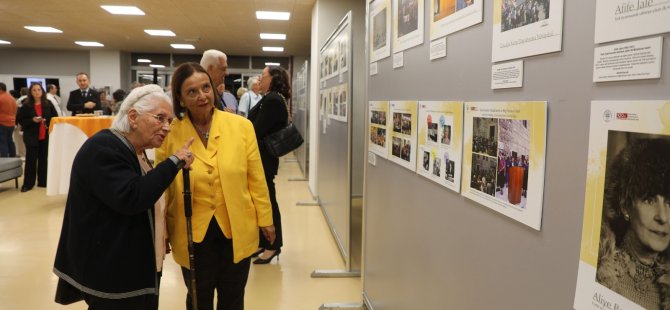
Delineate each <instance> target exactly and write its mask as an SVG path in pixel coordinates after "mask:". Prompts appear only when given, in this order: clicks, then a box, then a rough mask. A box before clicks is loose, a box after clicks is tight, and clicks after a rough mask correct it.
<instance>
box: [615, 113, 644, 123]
mask: <svg viewBox="0 0 670 310" xmlns="http://www.w3.org/2000/svg"><path fill="white" fill-rule="evenodd" d="M616 119H617V120H621V121H637V120H639V118H638V117H637V114H633V113H617V114H616Z"/></svg>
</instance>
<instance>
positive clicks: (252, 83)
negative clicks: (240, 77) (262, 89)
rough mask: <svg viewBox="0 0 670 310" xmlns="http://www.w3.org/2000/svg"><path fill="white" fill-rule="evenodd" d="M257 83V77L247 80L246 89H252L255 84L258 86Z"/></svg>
mask: <svg viewBox="0 0 670 310" xmlns="http://www.w3.org/2000/svg"><path fill="white" fill-rule="evenodd" d="M258 82H259V81H258V77H257V76H252V77H250V78H249V79H248V80H247V87H249V89H251V88H252V87H254V85H255V84H258Z"/></svg>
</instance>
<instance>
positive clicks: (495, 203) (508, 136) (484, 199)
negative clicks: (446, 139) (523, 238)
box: [461, 101, 547, 230]
mask: <svg viewBox="0 0 670 310" xmlns="http://www.w3.org/2000/svg"><path fill="white" fill-rule="evenodd" d="M546 124H547V102H546V101H523V102H522V101H519V102H466V103H465V120H464V125H463V126H464V129H463V131H464V138H463V140H464V145H463V177H462V178H463V181H462V184H463V186H462V189H461V193H462V195H463V196H465V197H467V198H469V199H472V200H474V201H476V202H478V203H480V204H482V205H484V206H486V207H488V208H490V209H492V210H495V211H497V212H500V213H502V214H504V215H506V216H508V217H510V218H512V219H514V220H516V221H519V222H521V223H523V224H525V225H528V226H530V227H532V228H534V229H537V230H540V227H541V224H542V201H543V195H544V166H545V157H546V135H547V125H546Z"/></svg>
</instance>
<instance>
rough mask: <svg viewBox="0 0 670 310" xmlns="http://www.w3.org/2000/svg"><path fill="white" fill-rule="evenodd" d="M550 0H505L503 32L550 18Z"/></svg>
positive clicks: (503, 3) (503, 2)
mask: <svg viewBox="0 0 670 310" xmlns="http://www.w3.org/2000/svg"><path fill="white" fill-rule="evenodd" d="M550 2H551V1H550V0H503V1H502V8H501V9H502V20H501V32H505V31H507V30H512V29H516V28H519V27H523V26H526V25H529V24H533V23H536V22H539V21H541V20H545V19H548V18H549V5H550Z"/></svg>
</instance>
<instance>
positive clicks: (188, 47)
mask: <svg viewBox="0 0 670 310" xmlns="http://www.w3.org/2000/svg"><path fill="white" fill-rule="evenodd" d="M170 46H172V48H177V49H182V50H194V49H195V46H193V44H170Z"/></svg>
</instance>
